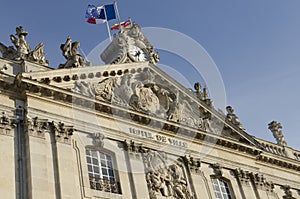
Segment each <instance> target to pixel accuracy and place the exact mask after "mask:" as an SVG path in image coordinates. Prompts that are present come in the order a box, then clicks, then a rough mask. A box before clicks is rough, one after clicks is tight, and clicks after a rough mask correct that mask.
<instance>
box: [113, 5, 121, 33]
mask: <svg viewBox="0 0 300 199" xmlns="http://www.w3.org/2000/svg"><path fill="white" fill-rule="evenodd" d="M114 6H115V9H116V13H117V18H118V22H119V28H120V30H121V32H122V30H123V27H122V25H121V19H120V14H119V10H118V6H117V0H114Z"/></svg>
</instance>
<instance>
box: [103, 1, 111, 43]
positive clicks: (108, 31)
mask: <svg viewBox="0 0 300 199" xmlns="http://www.w3.org/2000/svg"><path fill="white" fill-rule="evenodd" d="M104 16H105V19H106V21H105V22H106V28H107V33H108V36H109V40H110V41H112V38H111V34H110V28H109V25H108V20H107V15H106V8H105V6H104Z"/></svg>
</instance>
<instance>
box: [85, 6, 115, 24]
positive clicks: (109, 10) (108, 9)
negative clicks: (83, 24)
mask: <svg viewBox="0 0 300 199" xmlns="http://www.w3.org/2000/svg"><path fill="white" fill-rule="evenodd" d="M85 18H87V19H88V20H87V22H89V23H92V24H99V23H104V22H106V21H109V20H112V19H116V11H115V6H114V4H109V5H103V6H99V7H96V6H94V5H88V7H87V9H86V12H85Z"/></svg>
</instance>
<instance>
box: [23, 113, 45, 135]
mask: <svg viewBox="0 0 300 199" xmlns="http://www.w3.org/2000/svg"><path fill="white" fill-rule="evenodd" d="M25 125H26V127H25V128H26V129H27V132H28V135H29V136H33V137H38V138H45V132H47V130H49V129H48V127H49V125H48V120H47V119H39V118H38V117H34V118H27V120H26V124H25Z"/></svg>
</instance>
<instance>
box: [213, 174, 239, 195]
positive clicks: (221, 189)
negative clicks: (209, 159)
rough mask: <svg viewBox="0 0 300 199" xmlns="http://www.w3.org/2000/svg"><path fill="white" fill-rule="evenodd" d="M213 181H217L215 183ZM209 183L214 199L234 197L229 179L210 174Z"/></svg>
mask: <svg viewBox="0 0 300 199" xmlns="http://www.w3.org/2000/svg"><path fill="white" fill-rule="evenodd" d="M214 182H217V184H215V183H214ZM211 183H212V188H213V191H214V193H215V197H216V199H235V196H234V192H233V189H232V186H231V183H230V180H228V179H226V178H222V177H216V176H211ZM216 185H217V186H218V187H217V189H218V190H217V189H216ZM218 193H219V194H218ZM224 195H225V196H224ZM220 196H221V197H220Z"/></svg>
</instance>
